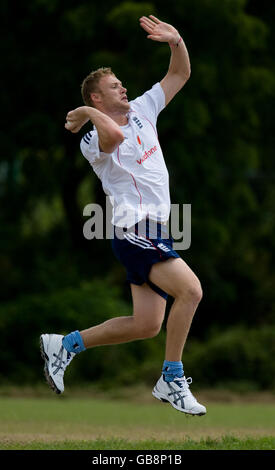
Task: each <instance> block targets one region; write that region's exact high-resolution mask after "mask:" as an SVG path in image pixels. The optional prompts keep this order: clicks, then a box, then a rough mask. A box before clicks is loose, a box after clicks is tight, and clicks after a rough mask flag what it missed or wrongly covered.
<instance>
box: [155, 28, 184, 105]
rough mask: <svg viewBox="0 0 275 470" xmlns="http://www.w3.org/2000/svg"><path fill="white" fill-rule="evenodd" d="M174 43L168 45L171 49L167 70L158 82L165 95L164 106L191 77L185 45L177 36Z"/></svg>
mask: <svg viewBox="0 0 275 470" xmlns="http://www.w3.org/2000/svg"><path fill="white" fill-rule="evenodd" d="M175 41H177V42H176V43H175V42H174V43H169V45H170V48H171V59H170V64H169V69H168V72H167V74H166V75H165V77H164V78H163V79H162V80H161V82H160V84H161V87H162V89H163V91H164V94H165V104H166V105H167V104H168V103H169V102H170V101H171V100H172V99H173V98H174V96H175V95H176V94H177V93H178V92H179V91H180V90H181V89H182V87H183V86H184V85H185V83H186V82H187V80H188V79H189V77H190V75H191V65H190V60H189V54H188V51H187V48H186V46H185V43H184V41H183V39H182V38H181V37H180V35H179V34H178V38H176V39H175Z"/></svg>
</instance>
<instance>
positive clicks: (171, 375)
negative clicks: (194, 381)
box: [162, 360, 184, 382]
mask: <svg viewBox="0 0 275 470" xmlns="http://www.w3.org/2000/svg"><path fill="white" fill-rule="evenodd" d="M162 373H163V378H164V380H165V382H172V381H173V380H174V379H175V378H176V377H183V375H184V370H183V365H182V362H181V361H166V360H165V361H164V362H163V366H162Z"/></svg>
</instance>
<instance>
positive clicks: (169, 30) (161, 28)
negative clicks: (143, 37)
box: [139, 15, 180, 44]
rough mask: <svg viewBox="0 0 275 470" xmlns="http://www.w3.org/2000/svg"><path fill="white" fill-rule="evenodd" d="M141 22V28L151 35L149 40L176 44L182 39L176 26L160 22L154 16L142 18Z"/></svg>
mask: <svg viewBox="0 0 275 470" xmlns="http://www.w3.org/2000/svg"><path fill="white" fill-rule="evenodd" d="M139 21H140V26H141V27H142V28H143V29H144V30H145V31H146V32H147V33H149V35H148V36H147V38H149V39H152V40H153V41H160V42H169V43H172V44H176V43H177V41H178V40H179V38H180V34H179V32H178V31H177V30H176V28H174V26H172V25H170V24H168V23H164V22H163V21H160V20H159V19H158V18H156V17H155V16H153V15H149V18H148V17H147V16H142V17H141V18H140V19H139Z"/></svg>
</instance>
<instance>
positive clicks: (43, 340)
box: [40, 334, 75, 393]
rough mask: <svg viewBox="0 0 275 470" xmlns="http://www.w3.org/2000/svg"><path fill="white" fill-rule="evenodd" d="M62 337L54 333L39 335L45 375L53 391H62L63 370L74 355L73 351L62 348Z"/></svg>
mask: <svg viewBox="0 0 275 470" xmlns="http://www.w3.org/2000/svg"><path fill="white" fill-rule="evenodd" d="M63 338H64V336H62V335H55V334H44V335H41V336H40V351H41V356H42V358H43V359H44V361H45V365H44V372H45V377H46V380H47V382H48V384H49V385H50V387H51V388H52V389H53V390H54V392H55V393H63V392H64V382H63V377H64V372H65V369H66V367H67V366H68V365H69V364H70V362H71V360H72V359H73V357H74V356H75V353H70V352H68V351H67V350H66V349H65V348H64V346H63V344H62V339H63Z"/></svg>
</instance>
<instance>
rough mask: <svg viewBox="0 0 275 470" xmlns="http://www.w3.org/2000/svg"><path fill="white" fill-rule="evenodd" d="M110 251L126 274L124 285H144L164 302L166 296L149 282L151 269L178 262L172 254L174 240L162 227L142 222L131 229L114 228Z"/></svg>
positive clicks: (174, 252)
mask: <svg viewBox="0 0 275 470" xmlns="http://www.w3.org/2000/svg"><path fill="white" fill-rule="evenodd" d="M114 232H115V233H114V238H113V240H112V248H113V251H114V254H115V256H116V257H117V258H118V260H119V261H120V262H121V263H122V264H123V265H124V266H125V268H126V270H127V281H128V282H129V283H131V284H136V285H138V286H140V285H142V284H144V283H147V284H148V285H149V286H150V287H151V288H152V289H153V290H154V291H155V292H157V293H158V294H159V295H161V296H162V297H163V298H164V299H167V297H168V294H167V293H166V292H164V291H163V290H162V289H160V288H159V287H158V286H156V285H155V284H153V283H152V282H151V281H150V280H149V279H148V277H149V273H150V270H151V267H152V266H153V264H155V263H159V262H160V261H166V260H167V259H169V258H180V256H179V254H178V253H177V252H176V251H175V250H173V242H174V240H173V238H172V237H171V236H169V235H168V232H167V229H166V227H165V226H164V225H163V224H160V223H157V222H153V221H152V220H150V221H149V220H148V219H144V220H143V221H141V222H139V223H138V224H136V225H134V226H133V227H131V228H128V229H127V230H126V229H123V228H118V227H115V231H114Z"/></svg>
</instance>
